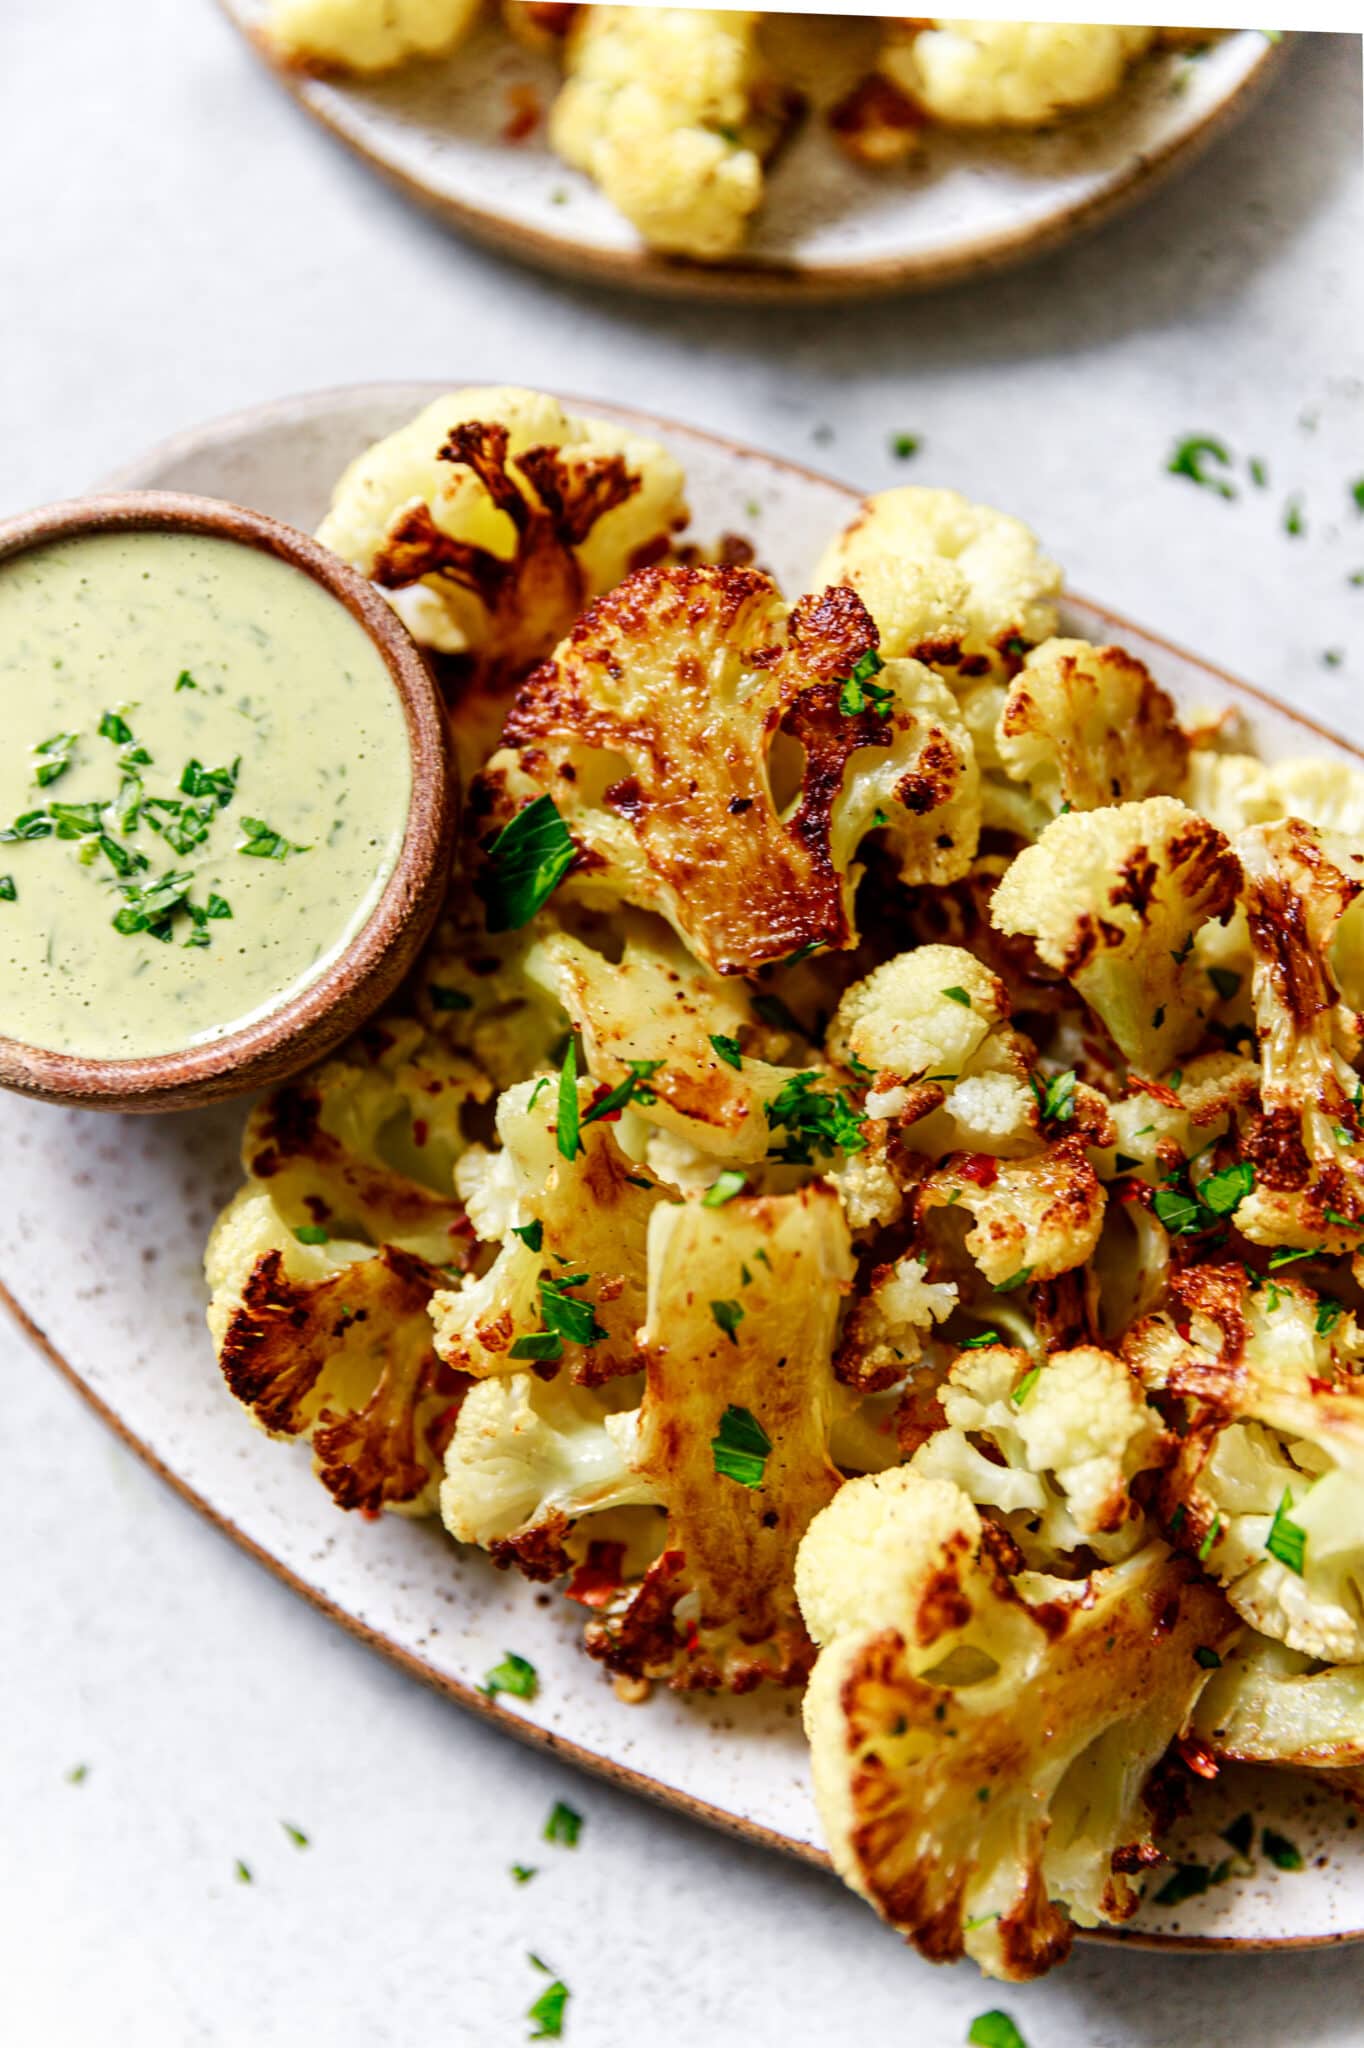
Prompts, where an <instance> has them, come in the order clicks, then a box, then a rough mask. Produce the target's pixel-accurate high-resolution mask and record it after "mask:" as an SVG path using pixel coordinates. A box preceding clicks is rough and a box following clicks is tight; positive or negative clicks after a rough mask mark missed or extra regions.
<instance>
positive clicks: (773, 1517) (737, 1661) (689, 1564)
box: [587, 1186, 852, 1692]
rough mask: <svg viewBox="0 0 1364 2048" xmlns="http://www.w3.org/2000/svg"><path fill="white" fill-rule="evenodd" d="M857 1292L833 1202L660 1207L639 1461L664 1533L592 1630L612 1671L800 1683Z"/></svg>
mask: <svg viewBox="0 0 1364 2048" xmlns="http://www.w3.org/2000/svg"><path fill="white" fill-rule="evenodd" d="M851 1278H852V1260H851V1256H850V1253H849V1249H848V1234H847V1228H846V1225H845V1224H844V1222H843V1218H842V1214H841V1211H840V1209H839V1205H838V1202H837V1200H836V1199H835V1197H834V1196H833V1194H832V1193H831V1192H830V1191H829V1190H828V1189H827V1188H821V1187H818V1186H815V1187H810V1188H805V1189H802V1190H801V1191H800V1193H798V1194H795V1195H784V1196H769V1197H759V1198H755V1199H752V1200H747V1201H745V1200H742V1199H740V1200H736V1201H732V1202H729V1203H727V1204H725V1206H724V1207H722V1208H714V1209H706V1208H704V1207H702V1206H701V1205H699V1204H697V1203H685V1204H664V1205H662V1206H660V1207H659V1208H658V1209H656V1210H655V1212H654V1215H653V1217H652V1219H651V1222H650V1226H649V1310H648V1317H647V1320H646V1323H645V1328H644V1347H645V1351H646V1354H647V1382H646V1390H645V1394H644V1399H643V1402H642V1403H641V1406H640V1410H639V1416H638V1423H637V1433H636V1439H635V1448H634V1451H633V1453H632V1455H631V1461H630V1462H631V1466H632V1469H633V1470H634V1471H635V1472H636V1473H637V1474H638V1475H639V1476H640V1478H641V1479H642V1480H644V1481H647V1482H648V1484H649V1485H650V1487H651V1488H652V1492H653V1495H654V1497H656V1498H657V1499H658V1500H659V1501H660V1502H661V1503H662V1504H663V1506H664V1507H665V1508H666V1510H667V1516H668V1522H667V1536H666V1541H665V1544H664V1548H663V1551H662V1554H661V1555H660V1556H659V1557H658V1558H657V1559H656V1561H655V1562H654V1563H653V1564H652V1565H651V1566H650V1567H649V1570H648V1571H647V1572H646V1573H645V1575H644V1577H643V1579H642V1581H639V1582H638V1583H633V1584H627V1585H625V1586H623V1587H622V1588H621V1590H620V1592H619V1594H618V1595H617V1596H616V1597H614V1598H613V1599H612V1600H610V1601H609V1602H608V1603H607V1604H606V1605H605V1606H604V1607H603V1608H602V1610H601V1612H600V1614H599V1617H598V1619H597V1620H595V1621H594V1622H593V1623H592V1624H590V1625H589V1628H588V1632H587V1644H588V1648H589V1650H590V1651H591V1652H592V1654H593V1655H594V1656H597V1657H600V1658H601V1659H602V1660H603V1661H604V1662H605V1664H606V1665H607V1667H608V1668H609V1669H610V1670H612V1671H614V1672H617V1673H620V1674H624V1675H628V1676H630V1677H635V1678H659V1679H665V1680H666V1681H667V1682H668V1683H669V1684H670V1685H672V1686H674V1687H678V1688H688V1687H697V1686H699V1687H724V1688H727V1689H728V1690H731V1691H734V1692H746V1691H748V1690H749V1689H750V1687H752V1686H755V1685H757V1684H759V1683H761V1682H762V1681H763V1680H764V1679H766V1680H771V1681H774V1682H776V1683H778V1684H795V1683H798V1682H799V1681H800V1680H801V1679H802V1678H803V1677H804V1675H805V1672H806V1670H807V1669H808V1667H809V1662H810V1657H811V1654H812V1653H811V1650H810V1645H809V1640H808V1638H807V1636H806V1633H805V1630H804V1628H803V1626H802V1624H801V1620H800V1616H799V1614H798V1612H797V1610H796V1602H795V1592H794V1579H793V1574H794V1567H795V1554H796V1546H797V1544H798V1543H799V1541H800V1538H801V1536H802V1535H803V1534H804V1532H805V1529H806V1527H807V1526H808V1524H809V1522H810V1520H811V1518H812V1516H814V1515H815V1514H816V1513H817V1512H818V1510H819V1509H820V1508H822V1507H823V1506H824V1505H825V1503H826V1502H827V1501H828V1500H829V1499H830V1498H831V1497H832V1495H833V1492H834V1490H835V1488H836V1487H837V1485H838V1473H837V1471H836V1470H835V1468H834V1465H833V1463H832V1460H831V1458H830V1455H829V1436H830V1431H831V1429H832V1426H833V1419H834V1395H835V1382H834V1376H833V1372H832V1369H831V1365H830V1357H831V1352H832V1348H833V1339H834V1326H835V1321H836V1318H837V1315H838V1310H839V1305H840V1301H841V1299H842V1296H843V1294H844V1292H845V1291H846V1289H847V1287H848V1285H849V1283H850V1281H851Z"/></svg>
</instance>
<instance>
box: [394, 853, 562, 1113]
mask: <svg viewBox="0 0 1364 2048" xmlns="http://www.w3.org/2000/svg"><path fill="white" fill-rule="evenodd" d="M547 928H548V920H542V919H534V920H532V922H531V923H530V924H529V925H527V926H526V927H525V928H524V929H523V930H521V931H515V932H497V933H491V932H489V931H488V930H487V929H486V926H485V924H484V920H483V917H482V916H481V914H480V906H479V904H478V901H477V899H476V898H474V897H473V896H472V894H471V892H470V891H468V890H467V889H466V888H464V887H455V888H452V889H451V891H450V895H449V896H448V898H447V899H446V906H445V912H444V915H443V916H442V918H441V921H440V923H439V924H438V925H437V927H436V930H435V932H434V934H433V935H432V938H431V940H430V943H429V944H428V946H427V948H426V951H425V952H424V953H423V954H422V956H421V963H420V966H419V968H418V970H417V972H416V974H415V975H414V976H413V979H412V981H411V983H410V987H411V990H412V995H413V1000H414V1004H415V1007H416V1010H417V1014H418V1016H419V1017H420V1018H421V1020H422V1022H423V1024H424V1025H425V1026H426V1029H427V1032H428V1034H429V1036H430V1037H431V1038H432V1039H433V1040H435V1041H436V1042H438V1043H439V1044H441V1045H443V1046H445V1047H446V1048H447V1049H449V1050H450V1051H452V1052H457V1053H460V1054H463V1055H464V1056H465V1057H466V1058H467V1059H469V1060H471V1061H472V1062H473V1064H474V1066H475V1067H476V1068H477V1069H478V1070H479V1072H480V1073H482V1074H485V1075H487V1077H488V1079H489V1081H491V1082H492V1083H493V1085H494V1086H495V1087H496V1088H498V1089H502V1088H510V1087H511V1086H512V1084H513V1082H516V1081H522V1080H524V1079H525V1077H526V1075H527V1074H534V1073H538V1072H541V1071H542V1070H543V1069H544V1068H545V1067H546V1066H548V1065H549V1064H550V1060H551V1056H552V1054H553V1053H554V1051H555V1049H556V1048H557V1047H558V1046H559V1045H560V1044H561V1043H562V1041H563V1038H564V1035H565V1032H566V1031H567V1029H568V1016H567V1013H566V1011H565V1010H564V1008H563V1005H562V1004H561V1003H560V1002H559V1001H558V1000H557V999H556V997H555V995H554V993H553V991H552V989H549V988H547V987H546V986H545V985H544V983H543V980H536V979H534V978H533V977H532V975H531V974H530V972H529V966H528V962H529V956H530V954H531V953H532V951H533V949H534V947H535V945H536V943H537V941H538V940H539V939H540V937H541V936H542V935H543V932H544V931H545V930H546V929H547Z"/></svg>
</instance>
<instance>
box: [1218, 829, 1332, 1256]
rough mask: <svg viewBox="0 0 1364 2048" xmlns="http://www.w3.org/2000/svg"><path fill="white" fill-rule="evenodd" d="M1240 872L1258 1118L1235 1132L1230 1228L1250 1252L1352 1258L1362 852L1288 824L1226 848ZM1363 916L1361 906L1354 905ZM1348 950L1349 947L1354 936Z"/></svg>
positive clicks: (1245, 837)
mask: <svg viewBox="0 0 1364 2048" xmlns="http://www.w3.org/2000/svg"><path fill="white" fill-rule="evenodd" d="M1235 846H1236V853H1237V856H1238V858H1239V860H1240V862H1241V866H1242V868H1243V870H1244V873H1245V887H1244V890H1243V894H1242V903H1243V906H1244V909H1245V913H1246V921H1247V925H1248V929H1249V933H1250V945H1251V956H1252V962H1253V965H1252V976H1251V996H1252V1003H1253V1008H1254V1014H1255V1032H1256V1037H1257V1038H1258V1040H1259V1047H1260V1070H1261V1073H1260V1102H1261V1110H1262V1113H1261V1114H1260V1115H1258V1116H1256V1117H1254V1118H1253V1119H1252V1120H1251V1122H1250V1125H1249V1128H1248V1129H1247V1130H1246V1132H1245V1133H1244V1137H1243V1144H1244V1149H1245V1152H1246V1154H1247V1156H1248V1158H1249V1159H1250V1161H1251V1163H1252V1165H1253V1168H1254V1175H1255V1179H1254V1186H1253V1188H1252V1189H1251V1191H1250V1192H1249V1193H1248V1194H1247V1195H1246V1198H1245V1200H1244V1201H1242V1202H1241V1203H1240V1205H1239V1206H1238V1208H1237V1210H1236V1225H1237V1228H1238V1229H1239V1230H1240V1231H1241V1232H1242V1233H1243V1235H1244V1236H1246V1237H1248V1238H1250V1239H1251V1240H1252V1242H1254V1243H1255V1244H1263V1245H1274V1246H1290V1247H1295V1248H1297V1249H1300V1250H1309V1249H1312V1250H1321V1251H1328V1252H1357V1251H1358V1250H1359V1248H1360V1245H1361V1243H1362V1242H1364V1086H1362V1085H1361V1082H1360V1077H1359V1074H1358V1073H1357V1071H1356V1069H1355V1066H1354V1064H1353V1061H1354V1060H1355V1059H1356V1058H1357V1057H1358V1055H1359V1050H1360V1045H1359V1039H1360V1026H1361V1019H1360V1017H1359V1014H1358V1012H1357V1010H1356V1009H1355V1008H1354V1007H1353V1006H1352V1005H1351V1004H1348V1003H1345V1002H1344V1001H1343V1000H1342V992H1341V980H1342V979H1343V978H1345V977H1346V976H1348V977H1349V981H1350V989H1351V994H1352V995H1355V996H1356V998H1357V999H1358V996H1359V993H1360V992H1359V989H1358V987H1357V986H1356V984H1357V982H1358V979H1359V975H1358V964H1357V960H1356V959H1355V958H1354V957H1352V955H1351V952H1350V950H1349V948H1348V945H1346V946H1342V940H1344V939H1346V937H1347V934H1348V935H1349V936H1350V937H1355V935H1356V934H1357V931H1358V917H1359V912H1357V911H1356V910H1355V908H1354V906H1355V905H1356V904H1357V903H1358V902H1359V899H1360V897H1361V894H1364V851H1360V852H1356V851H1354V849H1353V848H1352V846H1351V845H1350V843H1349V842H1348V841H1341V840H1337V839H1335V838H1334V837H1330V836H1328V835H1326V834H1324V833H1321V832H1318V831H1316V830H1315V829H1314V828H1313V827H1312V826H1310V825H1306V824H1304V823H1303V821H1302V820H1301V819H1297V818H1289V819H1286V820H1284V821H1283V822H1281V823H1279V824H1272V825H1254V826H1251V827H1250V828H1249V829H1248V830H1247V831H1245V832H1242V833H1241V834H1240V835H1239V836H1238V837H1237V839H1236V841H1235ZM1360 910H1361V911H1364V904H1361V905H1360ZM1356 943H1357V939H1356Z"/></svg>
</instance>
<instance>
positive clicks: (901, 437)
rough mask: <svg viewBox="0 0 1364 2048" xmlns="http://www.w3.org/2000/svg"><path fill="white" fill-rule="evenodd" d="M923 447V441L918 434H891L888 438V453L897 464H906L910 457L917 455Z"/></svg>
mask: <svg viewBox="0 0 1364 2048" xmlns="http://www.w3.org/2000/svg"><path fill="white" fill-rule="evenodd" d="M923 445H924V444H923V440H922V438H921V436H920V435H918V434H892V435H891V437H890V452H891V454H892V455H893V456H894V457H895V460H896V461H897V462H908V460H909V458H910V456H911V455H917V454H918V452H919V450H920V449H921V448H922V447H923Z"/></svg>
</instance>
